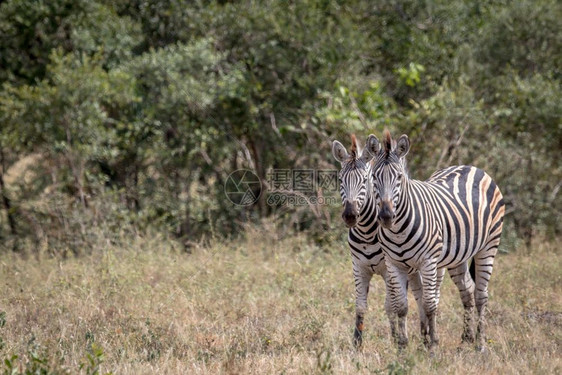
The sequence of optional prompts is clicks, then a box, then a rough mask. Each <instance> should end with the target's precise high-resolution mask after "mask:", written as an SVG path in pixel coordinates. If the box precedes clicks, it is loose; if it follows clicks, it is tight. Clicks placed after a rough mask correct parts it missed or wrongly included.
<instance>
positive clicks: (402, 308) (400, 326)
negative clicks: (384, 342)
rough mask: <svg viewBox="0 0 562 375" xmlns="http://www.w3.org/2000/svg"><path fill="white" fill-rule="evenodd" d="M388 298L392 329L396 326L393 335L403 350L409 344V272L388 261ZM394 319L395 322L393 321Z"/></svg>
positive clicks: (387, 304) (387, 306) (399, 347)
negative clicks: (407, 326) (407, 318)
mask: <svg viewBox="0 0 562 375" xmlns="http://www.w3.org/2000/svg"><path fill="white" fill-rule="evenodd" d="M387 270H388V273H387V284H386V285H387V293H386V296H387V300H386V303H385V306H386V308H387V313H389V310H390V311H391V314H389V319H390V325H391V331H392V330H393V326H395V328H394V332H392V333H393V337H394V340H395V342H396V344H397V345H398V349H399V350H402V349H404V348H405V347H406V346H407V345H408V331H407V328H406V316H407V315H408V296H407V291H408V274H407V272H405V271H404V270H401V269H399V268H398V267H396V266H394V265H392V264H390V262H387ZM393 320H394V322H395V323H393Z"/></svg>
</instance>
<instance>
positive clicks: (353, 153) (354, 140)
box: [351, 134, 358, 160]
mask: <svg viewBox="0 0 562 375" xmlns="http://www.w3.org/2000/svg"><path fill="white" fill-rule="evenodd" d="M357 154H358V152H357V138H355V134H351V158H352V160H356V159H357Z"/></svg>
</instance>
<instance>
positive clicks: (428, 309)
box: [420, 259, 439, 349]
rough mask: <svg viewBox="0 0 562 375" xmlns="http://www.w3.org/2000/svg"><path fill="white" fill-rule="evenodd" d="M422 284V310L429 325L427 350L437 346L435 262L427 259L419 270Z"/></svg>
mask: <svg viewBox="0 0 562 375" xmlns="http://www.w3.org/2000/svg"><path fill="white" fill-rule="evenodd" d="M420 272H421V276H422V284H423V292H422V296H423V297H422V298H423V308H424V311H425V314H426V316H427V319H428V323H429V344H428V345H427V346H428V348H429V349H431V348H433V347H434V346H436V345H438V344H439V338H438V336H437V329H436V326H435V318H436V312H437V304H438V297H437V296H438V292H437V286H438V285H437V273H438V272H437V262H436V260H435V259H429V260H428V261H427V262H425V263H424V264H423V266H422V267H421V268H420Z"/></svg>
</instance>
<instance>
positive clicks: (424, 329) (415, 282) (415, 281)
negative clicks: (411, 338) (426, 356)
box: [408, 272, 429, 345]
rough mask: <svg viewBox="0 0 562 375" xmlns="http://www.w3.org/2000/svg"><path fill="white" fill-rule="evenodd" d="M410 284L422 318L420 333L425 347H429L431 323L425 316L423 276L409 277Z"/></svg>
mask: <svg viewBox="0 0 562 375" xmlns="http://www.w3.org/2000/svg"><path fill="white" fill-rule="evenodd" d="M408 284H409V285H410V286H411V288H412V293H413V294H414V298H415V299H416V304H417V305H418V314H419V316H420V333H421V337H422V339H423V342H424V344H425V345H427V343H428V340H429V336H428V335H429V321H428V320H427V316H426V315H425V310H424V308H423V296H422V293H423V286H422V279H421V274H420V273H419V272H415V273H413V274H411V275H408Z"/></svg>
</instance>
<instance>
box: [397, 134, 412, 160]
mask: <svg viewBox="0 0 562 375" xmlns="http://www.w3.org/2000/svg"><path fill="white" fill-rule="evenodd" d="M408 151H410V140H409V139H408V136H407V135H406V134H402V135H401V136H400V138H398V141H396V149H395V150H394V152H395V153H396V156H398V157H399V158H403V157H404V156H406V155H408Z"/></svg>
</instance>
